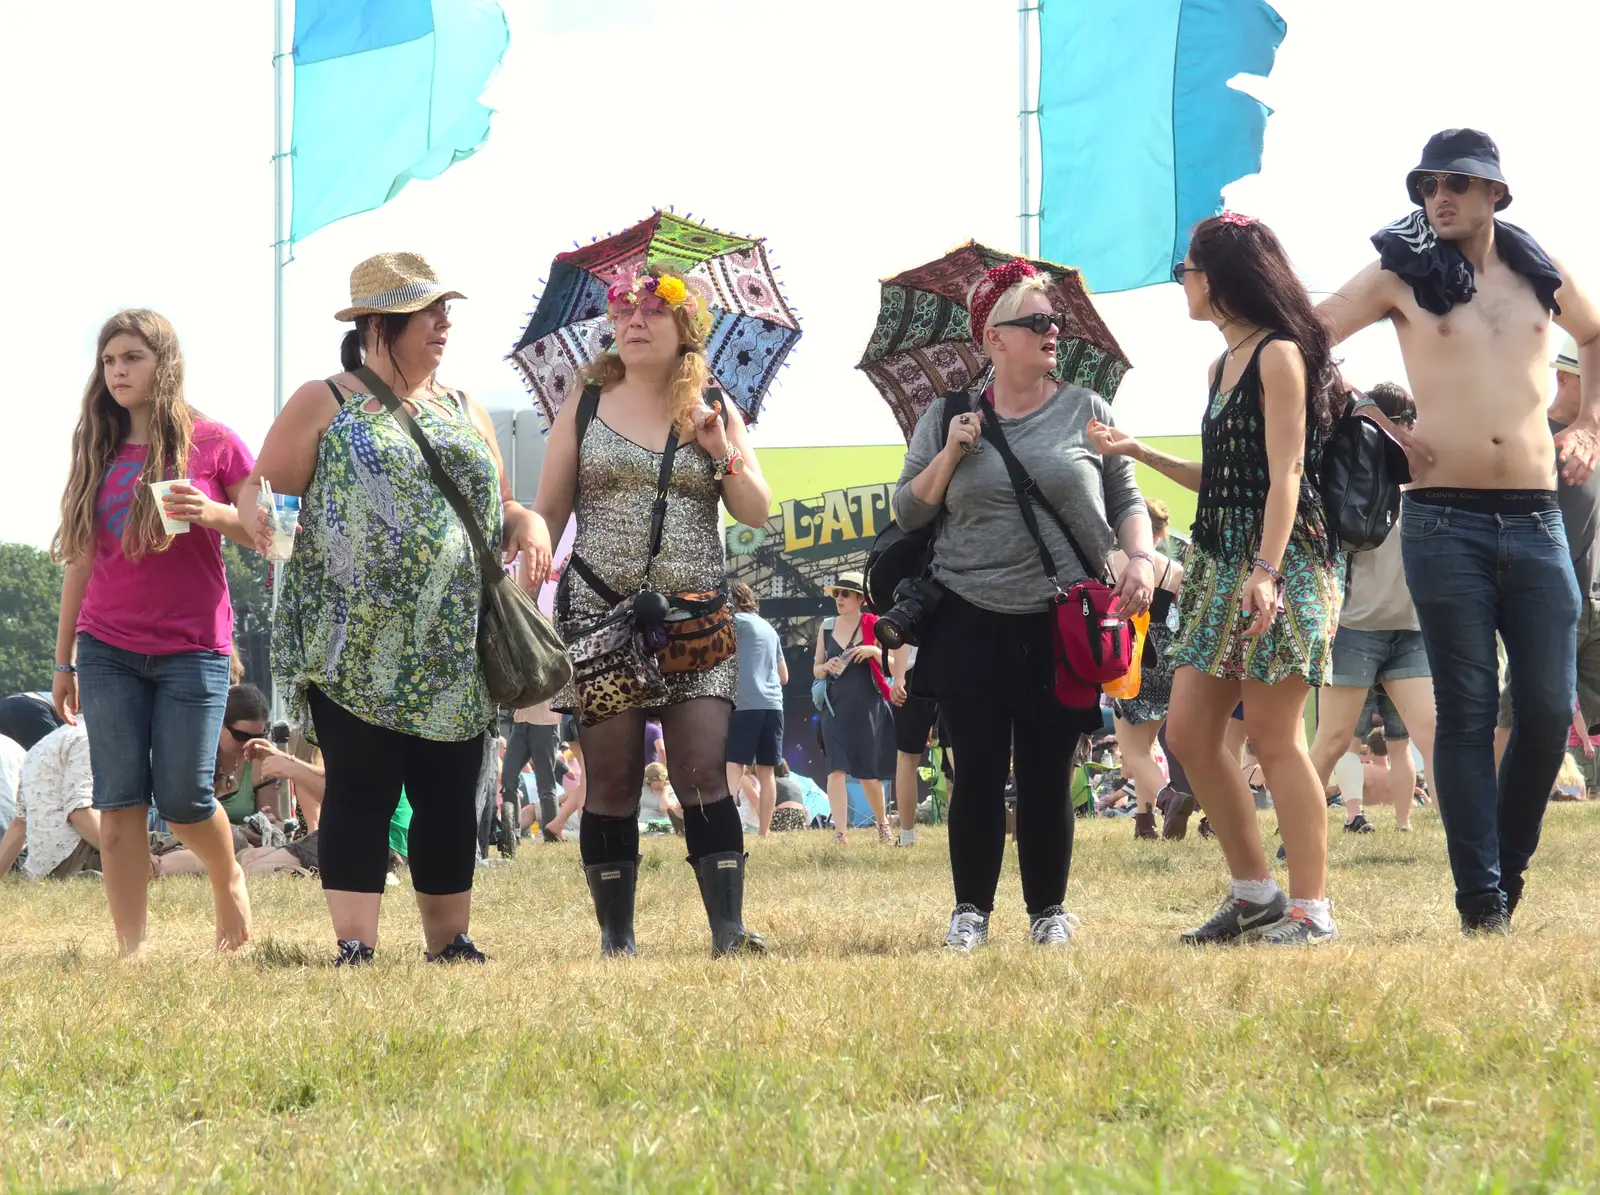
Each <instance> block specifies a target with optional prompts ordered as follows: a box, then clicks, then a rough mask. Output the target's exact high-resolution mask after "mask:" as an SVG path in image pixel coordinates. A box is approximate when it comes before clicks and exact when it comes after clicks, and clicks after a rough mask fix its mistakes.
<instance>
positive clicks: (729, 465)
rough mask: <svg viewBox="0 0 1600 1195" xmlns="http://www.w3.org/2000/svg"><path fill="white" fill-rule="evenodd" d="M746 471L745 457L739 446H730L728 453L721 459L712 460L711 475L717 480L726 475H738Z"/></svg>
mask: <svg viewBox="0 0 1600 1195" xmlns="http://www.w3.org/2000/svg"><path fill="white" fill-rule="evenodd" d="M743 472H744V457H743V456H741V455H740V454H739V450H738V449H737V448H729V449H728V455H727V456H725V457H723V458H722V459H721V460H720V461H714V462H712V466H711V476H712V478H713V479H714V480H716V481H721V480H722V479H723V478H724V477H737V476H739V474H741V473H743Z"/></svg>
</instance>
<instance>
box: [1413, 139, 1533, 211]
mask: <svg viewBox="0 0 1600 1195" xmlns="http://www.w3.org/2000/svg"><path fill="white" fill-rule="evenodd" d="M1419 174H1466V175H1470V176H1471V177H1473V178H1486V179H1488V180H1489V181H1491V182H1496V183H1499V184H1500V185H1501V186H1502V187H1504V188H1505V189H1506V193H1505V194H1504V195H1502V196H1501V197H1500V202H1499V203H1497V204H1495V205H1494V210H1495V211H1497V212H1503V211H1505V210H1506V208H1508V207H1510V206H1511V185H1510V184H1509V183H1507V182H1506V176H1505V175H1503V174H1501V173H1500V147H1499V146H1497V145H1496V144H1495V143H1494V138H1493V137H1491V136H1489V134H1488V133H1480V132H1479V131H1478V130H1477V129H1446V130H1445V131H1444V132H1442V133H1435V134H1434V135H1433V136H1432V137H1429V138H1428V144H1427V145H1425V146H1423V147H1422V161H1421V162H1419V163H1418V164H1417V168H1416V169H1415V170H1413V171H1412V172H1411V173H1410V174H1408V175H1406V194H1407V195H1409V196H1411V202H1412V203H1414V204H1416V205H1417V206H1418V207H1422V206H1423V203H1422V193H1421V192H1420V191H1418V190H1417V176H1418V175H1419Z"/></svg>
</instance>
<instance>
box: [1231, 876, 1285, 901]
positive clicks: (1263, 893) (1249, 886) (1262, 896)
mask: <svg viewBox="0 0 1600 1195" xmlns="http://www.w3.org/2000/svg"><path fill="white" fill-rule="evenodd" d="M1233 895H1234V896H1235V897H1236V898H1237V899H1239V900H1248V901H1249V902H1250V903H1251V904H1257V905H1264V904H1267V903H1268V902H1269V901H1271V900H1272V898H1273V897H1275V896H1277V895H1278V881H1277V880H1275V879H1273V878H1272V877H1271V876H1268V877H1267V878H1266V879H1264V880H1234V881H1233Z"/></svg>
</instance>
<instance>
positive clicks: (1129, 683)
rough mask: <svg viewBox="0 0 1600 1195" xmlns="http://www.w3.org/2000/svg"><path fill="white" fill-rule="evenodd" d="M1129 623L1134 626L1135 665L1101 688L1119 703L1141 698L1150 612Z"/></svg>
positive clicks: (1137, 616)
mask: <svg viewBox="0 0 1600 1195" xmlns="http://www.w3.org/2000/svg"><path fill="white" fill-rule="evenodd" d="M1128 621H1129V622H1130V623H1132V624H1133V664H1132V666H1131V667H1129V669H1128V671H1127V672H1125V673H1123V674H1122V675H1121V676H1119V677H1118V678H1117V679H1116V680H1113V681H1107V682H1106V683H1105V684H1103V685H1101V686H1100V687H1101V689H1103V690H1104V691H1105V694H1106V696H1107V697H1114V698H1115V699H1116V700H1118V701H1130V700H1132V699H1133V698H1135V697H1137V696H1139V682H1140V675H1139V663H1140V661H1141V660H1143V659H1144V638H1145V636H1146V635H1148V634H1149V633H1150V611H1148V610H1146V611H1145V612H1144V613H1143V614H1135V615H1134V616H1133V617H1132V618H1130V619H1129V620H1128Z"/></svg>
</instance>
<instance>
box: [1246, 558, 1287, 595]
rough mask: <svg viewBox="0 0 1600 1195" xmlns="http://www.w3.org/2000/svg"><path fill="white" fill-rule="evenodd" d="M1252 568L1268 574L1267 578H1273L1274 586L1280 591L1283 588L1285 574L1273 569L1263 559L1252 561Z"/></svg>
mask: <svg viewBox="0 0 1600 1195" xmlns="http://www.w3.org/2000/svg"><path fill="white" fill-rule="evenodd" d="M1250 567H1251V568H1258V569H1260V570H1261V571H1262V572H1264V573H1266V574H1267V576H1269V577H1271V578H1272V581H1273V584H1275V585H1276V586H1277V587H1278V588H1279V589H1282V588H1283V574H1282V573H1280V572H1279V571H1278V570H1277V569H1275V568H1273V567H1272V566H1271V565H1270V564H1268V563H1267V562H1266V561H1265V560H1263V559H1261V557H1259V556H1257V557H1256V558H1255V559H1254V560H1252V561H1251V562H1250Z"/></svg>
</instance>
